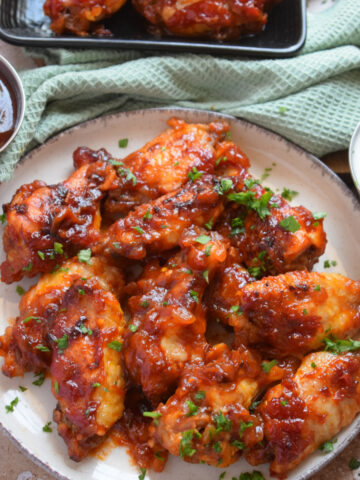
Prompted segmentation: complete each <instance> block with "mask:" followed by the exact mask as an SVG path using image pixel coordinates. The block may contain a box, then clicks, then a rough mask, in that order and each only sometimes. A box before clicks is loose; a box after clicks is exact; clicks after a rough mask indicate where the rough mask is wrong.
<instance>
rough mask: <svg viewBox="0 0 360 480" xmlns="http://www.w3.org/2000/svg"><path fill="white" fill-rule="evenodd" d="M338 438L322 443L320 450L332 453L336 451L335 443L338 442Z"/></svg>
mask: <svg viewBox="0 0 360 480" xmlns="http://www.w3.org/2000/svg"><path fill="white" fill-rule="evenodd" d="M336 442H337V440H328V441H327V442H324V443H323V444H322V445H320V447H319V450H321V451H322V452H324V453H330V452H333V451H334V443H336Z"/></svg>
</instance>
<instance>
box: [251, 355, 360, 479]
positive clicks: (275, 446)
mask: <svg viewBox="0 0 360 480" xmlns="http://www.w3.org/2000/svg"><path fill="white" fill-rule="evenodd" d="M359 380H360V357H359V355H358V354H351V353H349V354H344V355H333V354H331V353H328V352H317V353H312V354H311V355H308V356H307V357H305V358H304V360H303V362H302V364H301V366H300V368H299V370H298V371H297V373H296V375H295V376H294V377H293V378H287V379H285V380H283V381H282V383H281V384H280V385H276V386H275V387H273V388H271V389H270V390H268V392H267V393H266V395H265V398H264V400H263V401H262V402H261V404H260V406H259V407H258V409H257V411H256V413H257V415H258V416H259V417H260V418H261V419H262V420H263V422H264V436H265V439H264V442H263V446H257V447H255V448H253V449H252V450H250V451H249V452H248V453H247V456H246V457H247V460H248V461H249V462H250V463H251V464H252V465H258V464H259V463H264V462H267V461H270V462H271V463H270V472H271V473H272V474H273V475H276V476H278V477H280V478H284V477H286V474H287V473H288V472H289V471H290V470H291V469H293V468H294V467H295V466H296V465H298V464H299V463H300V462H301V461H302V460H303V459H304V458H306V457H307V456H308V455H310V453H312V452H313V451H314V450H316V449H317V448H318V447H319V446H320V445H322V443H323V442H325V441H327V440H331V438H332V437H333V436H334V435H336V434H337V433H338V432H339V431H340V430H341V429H342V428H343V427H345V426H346V425H349V424H350V423H351V422H352V421H353V419H354V417H355V415H356V414H357V413H358V412H359V411H360V381H359Z"/></svg>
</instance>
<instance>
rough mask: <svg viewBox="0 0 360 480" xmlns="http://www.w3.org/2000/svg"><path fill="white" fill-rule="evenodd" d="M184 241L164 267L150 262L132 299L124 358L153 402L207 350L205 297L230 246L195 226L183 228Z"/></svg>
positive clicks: (167, 390) (215, 234)
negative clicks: (180, 249)
mask: <svg viewBox="0 0 360 480" xmlns="http://www.w3.org/2000/svg"><path fill="white" fill-rule="evenodd" d="M180 244H181V246H182V251H181V252H180V253H178V254H176V255H175V256H173V257H171V258H170V259H169V260H168V261H167V263H166V264H165V265H164V266H163V267H161V266H159V264H158V263H157V262H152V263H150V264H149V265H148V267H147V268H146V269H145V271H144V273H143V275H142V277H141V278H140V279H139V280H138V282H137V285H136V289H137V294H136V295H134V296H132V297H131V298H130V300H129V306H130V311H131V325H132V327H131V328H132V330H129V331H128V332H127V334H126V337H125V344H124V358H125V364H126V367H127V369H128V371H129V373H130V375H131V377H132V378H133V380H134V382H135V383H136V384H137V385H141V386H142V389H143V391H144V393H145V394H146V396H147V397H148V398H149V399H150V400H151V402H152V403H153V404H154V405H156V404H157V402H158V401H159V400H161V399H163V398H164V396H166V394H169V393H170V392H171V391H172V389H173V388H174V387H175V385H176V381H177V379H178V378H179V376H180V374H181V372H182V370H183V368H184V365H185V364H186V363H187V362H189V361H194V360H196V359H201V358H202V356H203V353H204V348H205V346H206V342H205V328H206V320H205V311H204V308H203V306H202V297H203V293H204V290H205V287H206V285H207V284H208V282H210V281H211V279H212V278H213V275H214V274H215V271H216V269H217V268H218V266H219V265H220V264H221V263H222V262H224V260H225V259H226V254H227V247H228V243H227V241H226V240H225V239H223V238H222V237H221V236H220V235H218V234H217V233H215V232H212V233H209V234H207V233H206V231H204V230H202V229H199V228H196V227H193V228H192V229H190V230H188V231H185V232H184V234H183V236H182V239H181V242H180Z"/></svg>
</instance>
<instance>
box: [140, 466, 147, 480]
mask: <svg viewBox="0 0 360 480" xmlns="http://www.w3.org/2000/svg"><path fill="white" fill-rule="evenodd" d="M140 471H141V473H140V475H139V480H144V478H145V475H146V468H143V467H141V468H140Z"/></svg>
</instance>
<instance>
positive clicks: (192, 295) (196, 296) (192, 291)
mask: <svg viewBox="0 0 360 480" xmlns="http://www.w3.org/2000/svg"><path fill="white" fill-rule="evenodd" d="M190 296H191V298H192V299H193V300H195V302H196V303H199V294H198V292H195V290H190Z"/></svg>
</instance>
